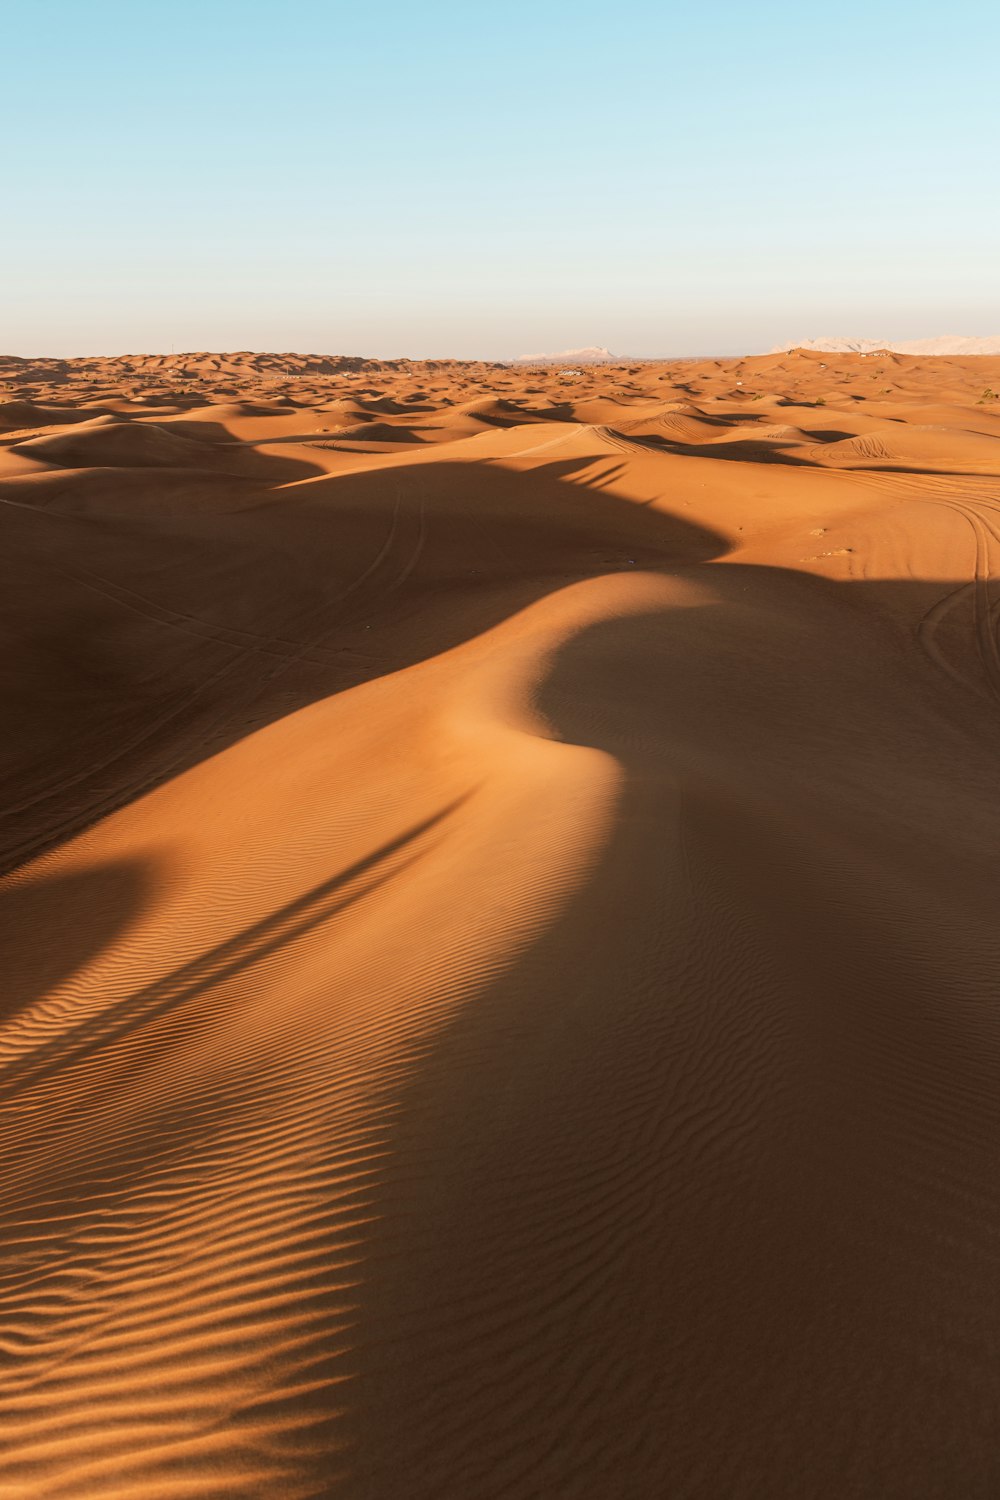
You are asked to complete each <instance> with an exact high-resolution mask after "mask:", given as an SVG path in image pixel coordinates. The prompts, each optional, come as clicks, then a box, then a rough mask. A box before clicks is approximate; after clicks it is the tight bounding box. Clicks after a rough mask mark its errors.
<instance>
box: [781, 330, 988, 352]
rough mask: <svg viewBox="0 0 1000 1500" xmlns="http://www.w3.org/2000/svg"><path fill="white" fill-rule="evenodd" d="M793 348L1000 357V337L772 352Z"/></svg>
mask: <svg viewBox="0 0 1000 1500" xmlns="http://www.w3.org/2000/svg"><path fill="white" fill-rule="evenodd" d="M792 349H805V350H812V351H816V352H819V353H823V354H876V353H878V351H879V350H881V349H884V350H886V351H887V352H888V353H890V354H931V355H939V354H948V355H970V354H971V355H977V354H989V355H1000V336H998V337H996V338H964V337H962V336H961V335H955V334H943V335H941V336H940V337H939V338H933V339H912V340H910V341H909V342H904V343H892V342H891V341H890V342H886V341H884V340H879V339H845V338H820V339H806V341H805V342H804V343H801V344H779V346H778V347H777V349H774V350H773V351H772V353H774V354H785V353H788V352H789V351H790V350H792Z"/></svg>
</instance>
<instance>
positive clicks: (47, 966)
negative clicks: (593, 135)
mask: <svg viewBox="0 0 1000 1500" xmlns="http://www.w3.org/2000/svg"><path fill="white" fill-rule="evenodd" d="M0 385H2V387H3V388H2V389H0V520H2V521H3V524H4V527H5V536H4V547H3V550H2V553H0V566H2V568H3V570H4V572H3V593H2V601H3V603H2V618H3V624H4V629H5V632H6V637H7V649H6V651H5V652H4V655H3V658H2V668H0V673H2V689H3V694H4V698H5V703H4V708H5V715H4V717H5V722H6V723H7V725H8V732H7V734H6V735H5V739H4V746H3V755H4V760H5V764H4V772H5V776H4V784H5V786H6V788H7V792H6V796H5V798H4V805H3V813H4V816H3V818H2V820H0V868H2V871H3V875H2V878H0V933H2V942H3V952H4V977H5V984H4V990H3V1001H2V1009H0V1163H2V1172H0V1182H2V1184H3V1187H2V1190H0V1239H2V1244H3V1254H2V1257H0V1284H2V1291H0V1309H2V1311H0V1349H2V1350H3V1355H4V1358H3V1362H2V1369H0V1427H2V1430H3V1434H4V1447H5V1456H4V1460H3V1472H2V1476H0V1494H2V1495H4V1496H5V1497H6V1496H10V1497H17V1500H81V1497H91V1496H94V1497H101V1500H105V1497H108V1500H112V1497H113V1500H140V1497H141V1500H150V1497H152V1500H180V1497H187V1496H191V1497H195V1496H197V1497H202V1500H204V1497H211V1500H215V1497H218V1500H228V1497H234V1496H246V1497H254V1500H265V1497H268V1500H273V1497H277V1496H280V1497H294V1500H300V1497H301V1500H306V1497H316V1496H327V1495H330V1496H334V1495H337V1496H340V1495H342V1496H344V1497H345V1500H346V1497H349V1500H399V1497H401V1496H406V1497H407V1500H443V1497H449V1500H450V1497H452V1496H454V1497H456V1500H458V1497H462V1500H534V1497H538V1496H546V1497H547V1496H553V1497H555V1496H559V1497H561V1500H562V1497H565V1500H613V1497H621V1500H635V1497H638V1496H643V1497H645V1496H653V1495H657V1496H658V1495H670V1496H677V1497H680V1496H685V1497H691V1500H722V1497H727V1500H728V1497H732V1500H736V1497H744V1496H745V1497H750V1496H767V1497H769V1500H845V1497H848V1496H850V1497H863V1500H867V1497H871V1500H887V1497H899V1500H903V1497H906V1500H940V1497H942V1496H944V1495H949V1496H952V1495H954V1496H958V1495H960V1496H962V1497H964V1500H993V1497H994V1496H995V1495H996V1493H997V1491H998V1488H1000V1454H998V1450H997V1443H996V1423H997V1416H998V1411H1000V1375H998V1372H997V1365H996V1356H995V1351H996V1347H997V1342H998V1337H1000V1310H998V1308H997V1298H996V1291H995V1288H996V1285H997V1272H998V1249H997V1246H998V1243H1000V1201H998V1188H997V1177H996V1162H997V1153H998V1146H1000V1092H998V1090H997V1086H996V1085H997V1070H998V1066H1000V1025H998V1021H997V1016H996V973H997V961H998V958H1000V936H998V929H997V923H996V910H997V897H998V895H1000V879H998V868H997V856H996V850H997V848H998V845H1000V805H998V802H997V796H996V788H997V785H998V784H1000V749H998V735H997V727H998V712H1000V645H998V640H997V613H998V608H1000V600H998V597H997V590H996V578H997V575H998V570H1000V508H998V485H1000V400H998V398H997V396H996V395H995V392H997V391H1000V358H998V359H994V360H990V359H985V358H977V359H964V358H961V357H954V358H951V357H940V358H934V359H928V358H921V357H915V356H909V355H904V354H886V355H879V356H878V357H877V358H874V359H873V358H871V357H867V358H864V359H862V358H861V357H860V355H857V354H837V355H828V356H826V357H825V358H824V357H821V356H820V354H819V353H818V352H810V351H808V350H796V351H794V352H789V353H775V354H772V355H767V356H760V357H756V358H747V359H740V360H703V361H691V360H684V361H674V362H664V363H656V362H645V361H643V362H624V361H623V362H614V361H612V362H604V363H601V364H595V365H587V366H586V367H585V368H581V369H580V370H578V371H573V372H568V371H564V370H561V369H559V368H558V366H552V367H548V368H538V369H535V368H532V369H522V368H514V367H506V366H501V365H497V364H477V363H470V362H465V363H463V362H458V361H431V362H424V363H419V362H415V361H409V360H399V361H373V360H362V359H355V358H353V357H343V358H341V357H334V356H318V355H316V356H311V355H291V354H281V355H262V354H255V353H250V352H241V353H235V354H180V355H164V356H149V355H144V356H134V357H131V356H123V357H121V358H115V359H110V358H109V359H98V358H94V359H83V360H24V359H16V358H14V357H10V356H8V357H4V358H3V359H0Z"/></svg>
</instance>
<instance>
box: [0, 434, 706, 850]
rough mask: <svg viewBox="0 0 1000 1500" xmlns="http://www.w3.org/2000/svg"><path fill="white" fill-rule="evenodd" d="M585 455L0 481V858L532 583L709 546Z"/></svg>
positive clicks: (444, 637)
mask: <svg viewBox="0 0 1000 1500" xmlns="http://www.w3.org/2000/svg"><path fill="white" fill-rule="evenodd" d="M590 468H592V462H591V461H589V460H564V461H552V462H549V463H547V464H544V465H541V466H539V467H537V468H535V469H532V470H529V471H527V472H514V471H512V470H510V469H506V468H503V467H502V466H501V465H500V464H491V463H482V464H474V463H465V462H462V463H453V462H450V463H446V464H438V465H435V464H431V465H428V464H409V465H398V466H397V465H394V466H392V467H391V468H386V469H378V470H375V471H364V472H361V473H348V474H344V475H340V476H334V477H324V478H320V479H313V480H310V481H309V482H307V483H305V484H301V485H295V486H292V487H290V488H279V489H273V488H272V489H268V488H261V489H255V488H253V487H251V486H248V487H247V489H246V491H245V493H243V494H242V497H241V492H240V490H239V483H238V481H236V480H227V481H225V482H224V483H223V482H221V481H220V483H221V484H222V487H221V488H220V487H219V485H218V484H212V485H207V486H205V487H203V489H200V490H199V489H198V488H197V487H194V488H193V489H190V490H189V489H187V488H185V487H184V484H183V482H182V481H183V476H181V477H180V479H179V480H178V484H179V485H180V489H178V487H177V485H175V484H174V481H173V478H172V477H171V476H164V475H162V474H161V475H157V473H156V471H150V473H149V477H148V480H144V481H142V485H143V486H144V487H141V486H140V483H139V481H138V480H136V479H135V478H134V476H125V477H124V479H123V478H122V476H121V475H114V474H112V475H111V477H110V478H109V476H108V473H106V472H105V471H98V472H95V473H92V474H89V475H76V476H74V475H70V476H68V477H66V476H55V477H52V476H44V483H41V484H39V485H37V486H36V485H35V483H34V482H33V483H32V484H31V485H30V486H23V485H18V484H17V483H8V484H7V485H3V484H0V521H2V523H3V525H4V531H5V547H4V551H3V559H2V562H0V568H2V569H3V574H4V578H3V585H4V589H3V601H4V602H3V612H4V616H5V618H6V628H7V630H8V632H9V635H10V638H11V640H12V641H13V642H15V643H16V649H15V650H13V651H12V652H11V653H10V655H9V657H8V667H9V672H10V677H9V682H8V686H7V689H6V694H7V707H6V709H5V716H6V718H7V722H8V724H9V725H10V726H11V728H10V732H9V733H8V736H7V742H6V745H5V760H6V767H5V770H6V778H7V780H8V783H9V786H10V787H11V788H12V791H11V792H10V793H9V795H8V796H7V798H6V800H5V805H4V808H3V818H2V820H0V823H2V833H0V861H2V863H3V865H5V866H7V867H11V866H13V865H16V864H18V863H20V862H22V861H24V860H25V859H28V858H30V857H32V855H34V854H37V853H38V852H40V851H41V850H42V849H44V848H45V847H47V846H48V845H50V844H52V843H55V842H58V841H59V840H61V839H64V838H66V837H67V836H69V835H71V834H72V833H75V832H78V831H79V830H80V829H82V828H85V827H86V826H87V825H88V824H89V823H91V822H93V821H94V820H95V819H96V818H99V817H101V816H103V815H105V814H106V813H107V812H108V811H110V810H112V809H113V808H115V807H118V806H121V805H122V804H123V803H124V802H127V801H129V800H130V799H132V798H133V797H135V796H137V795H140V794H141V793H142V792H144V791H146V790H149V789H150V788H152V787H154V786H156V785H157V784H159V783H160V782H162V781H163V780H165V779H167V778H168V777H171V776H174V775H176V774H177V773H178V772H180V771H182V770H184V769H185V768H187V767H189V766H191V765H193V764H195V763H197V762H198V761H199V760H201V759H203V758H205V757H206V756H207V755H210V754H213V753H215V752H217V751H219V750H221V749H223V748H225V746H226V745H228V744H231V743H233V742H234V741H235V740H237V739H240V738H242V737H243V736H245V735H246V734H247V733H249V732H252V731H253V730H254V729H257V728H259V727H261V726H263V725H265V724H267V723H268V722H270V721H272V720H273V719H275V718H279V717H283V716H284V715H286V714H289V713H293V712H295V710H296V709H298V708H301V707H303V706H305V705H306V704H309V703H312V702H314V701H316V700H317V699H320V698H325V697H328V696H330V695H331V694H333V693H337V692H341V691H344V690H346V689H348V688H351V687H353V686H355V685H356V684H358V683H361V682H366V681H370V680H371V679H372V678H375V677H378V676H381V675H383V674H385V673H390V672H394V671H397V670H399V669H400V668H402V667H406V666H409V665H412V664H413V663H414V662H417V661H421V660H424V659H426V658H428V657H431V656H435V655H437V654H439V653H440V652H442V651H444V650H447V649H449V648H450V647H452V646H455V645H457V644H459V643H460V642H461V641H463V640H466V639H468V638H469V637H470V636H474V635H476V634H479V633H480V632H482V631H484V630H486V629H488V628H489V627H491V626H492V625H495V624H496V623H497V622H498V621H500V620H501V619H504V618H506V617H507V616H508V615H510V614H512V613H514V612H516V611H517V610H520V609H522V608H524V607H525V606H526V605H527V604H529V603H530V602H532V601H533V600H535V599H537V598H539V597H541V596H543V595H544V594H546V593H548V592H550V591H551V590H552V589H553V588H554V587H558V586H560V585H562V584H564V583H570V582H573V581H575V580H578V579H581V578H587V577H592V576H594V575H598V574H603V573H607V572H609V571H613V570H615V569H628V568H632V567H653V568H664V567H666V568H670V567H675V566H678V565H683V564H687V563H691V562H694V561H698V560H702V559H705V558H708V557H712V556H716V555H718V554H719V552H720V551H722V550H723V549H724V543H723V541H722V539H721V538H720V537H718V536H717V535H715V534H714V533H712V532H709V531H708V530H706V529H705V528H702V527H698V526H695V525H692V524H691V523H689V522H687V521H685V520H683V519H681V518H679V517H675V516H670V515H665V514H662V513H658V512H656V511H654V510H652V509H650V508H648V507H643V506H638V505H630V504H627V503H625V502H623V501H622V500H620V499H617V498H614V497H612V496H609V495H607V494H604V493H602V491H601V490H600V489H598V488H596V487H595V486H594V485H593V484H590V483H588V482H587V477H588V470H589V469H590ZM109 496H110V497H111V498H109ZM28 501H32V502H33V503H28ZM236 503H238V504H239V508H238V509H235V508H234V505H235V504H236Z"/></svg>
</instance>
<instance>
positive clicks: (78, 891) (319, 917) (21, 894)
mask: <svg viewBox="0 0 1000 1500" xmlns="http://www.w3.org/2000/svg"><path fill="white" fill-rule="evenodd" d="M464 800H465V799H464V798H462V799H458V800H457V801H455V802H452V803H451V804H450V805H448V806H446V807H444V808H442V809H441V811H439V812H437V813H435V814H434V815H433V816H432V817H429V818H425V819H424V820H423V821H422V822H420V823H417V824H415V825H414V826H413V827H412V828H409V829H407V831H406V832H405V833H403V834H401V835H400V836H399V837H398V838H395V839H391V840H389V841H388V842H387V843H385V844H384V845H382V846H381V847H380V848H379V849H377V850H375V851H374V852H373V853H372V854H369V855H366V856H365V858H364V859H361V860H358V861H356V862H355V863H354V864H353V865H350V866H348V867H347V868H346V869H344V870H341V871H339V872H338V874H336V875H335V876H331V878H330V879H329V880H325V881H322V882H321V883H320V884H319V885H317V886H315V887H313V889H312V890H310V891H308V892H306V894H305V895H303V896H299V897H297V898H296V899H295V900H294V901H290V902H287V903H286V904H285V905H284V906H282V907H278V908H276V909H275V910H274V911H271V912H269V913H268V914H267V916H266V917H263V918H261V920H260V921H259V922H255V923H253V924H251V925H250V926H249V927H246V928H244V929H242V930H241V931H240V932H238V933H236V934H235V935H234V936H233V937H231V938H228V939H227V940H226V941H225V942H223V943H219V944H217V945H216V946H215V947H213V948H211V949H209V950H208V951H207V952H204V953H201V954H199V955H198V957H197V958H196V959H193V960H191V961H190V962H189V963H185V964H181V965H180V966H179V967H178V968H176V969H173V970H171V971H170V972H169V973H168V974H166V975H164V976H163V977H161V978H160V979H157V980H155V981H154V982H153V983H152V984H149V985H146V986H143V987H142V988H140V989H138V990H133V991H130V992H129V993H128V994H127V995H126V996H125V997H124V998H123V999H121V1000H120V1001H117V1002H115V1003H114V1004H111V1005H108V1006H105V1007H103V1008H102V1009H101V1010H100V1011H99V1012H98V1013H97V1014H96V1015H94V1016H92V1017H90V1018H88V1019H86V1020H84V1021H81V1022H79V1023H77V1024H75V1025H74V1024H72V1022H70V1024H68V1025H65V1026H61V1027H60V1029H59V1034H58V1036H56V1037H55V1038H54V1039H53V1040H52V1041H51V1042H48V1043H43V1044H41V1045H39V1046H36V1047H33V1048H31V1050H30V1051H29V1052H27V1053H26V1055H25V1056H24V1057H23V1059H21V1060H20V1061H14V1062H10V1063H7V1064H6V1065H5V1066H4V1067H3V1068H2V1070H0V1102H9V1101H10V1100H11V1099H13V1098H15V1097H16V1096H17V1095H18V1094H19V1093H21V1092H23V1091H24V1090H26V1089H30V1088H33V1087H35V1086H36V1085H37V1084H39V1083H41V1082H44V1080H46V1079H47V1078H50V1077H52V1076H55V1075H58V1074H59V1073H61V1072H62V1071H63V1070H64V1069H66V1068H67V1067H72V1066H74V1065H75V1064H77V1063H80V1062H83V1061H85V1060H86V1059H87V1058H88V1057H90V1056H92V1055H93V1054H95V1053H98V1052H100V1051H102V1050H103V1049H105V1048H107V1047H110V1046H112V1045H113V1044H114V1043H116V1042H118V1041H120V1040H121V1039H122V1038H123V1037H126V1036H129V1035H131V1034H132V1033H134V1032H137V1031H141V1030H143V1029H144V1028H145V1027H147V1026H149V1025H150V1024H151V1023H152V1022H154V1021H156V1020H157V1019H158V1018H159V1017H160V1016H162V1015H164V1014H166V1013H167V1012H169V1011H171V1010H174V1009H175V1008H177V1007H180V1006H182V1005H184V1004H186V1003H188V1002H190V1001H191V1000H194V999H197V997H198V996H199V995H201V994H202V993H204V992H205V991H206V990H209V989H212V988H214V987H215V986H216V985H219V984H222V983H224V982H225V981H226V980H229V979H233V978H235V977H236V976H238V975H240V974H242V973H244V972H245V971H247V970H248V969H250V968H252V967H253V966H254V965H255V964H259V963H260V962H262V961H263V960H264V959H266V958H269V957H273V956H274V955H275V954H276V953H279V952H280V951H281V950H282V949H284V948H286V947H288V946H289V945H290V944H292V943H294V942H296V941H297V940H298V939H299V938H301V937H303V936H305V934H306V933H308V932H311V931H312V930H313V929H314V928H316V927H319V926H321V925H322V924H323V923H324V922H328V921H330V920H331V918H333V917H335V916H338V915H339V914H340V913H342V912H344V911H346V910H347V909H348V908H349V907H350V906H352V905H353V904H354V903H355V902H357V901H360V900H362V899H363V898H365V897H366V896H369V895H371V893H372V892H373V891H375V890H377V889H378V888H379V886H380V885H383V884H384V883H385V882H386V881H387V880H390V879H392V878H394V877H395V876H396V875H398V874H399V873H400V872H401V871H402V870H403V869H406V868H408V867H410V866H412V864H413V863H414V862H415V861H417V860H418V859H421V858H423V857H424V855H425V854H426V853H427V848H426V846H425V845H424V844H423V843H421V844H420V848H419V849H417V850H414V851H412V852H411V853H409V854H408V855H407V857H406V858H405V859H404V860H402V861H400V860H399V859H397V858H396V856H398V855H401V854H404V853H405V852H406V851H407V850H408V849H409V848H410V846H411V845H413V844H417V843H420V841H421V840H423V839H424V836H425V835H426V834H428V833H429V832H431V830H432V829H435V828H437V827H438V826H439V825H440V824H442V823H444V822H445V821H446V820H447V819H448V818H449V817H450V816H452V815H453V814H454V813H455V812H456V811H457V810H458V808H459V807H461V805H462V802H463V801H464ZM387 862H391V863H390V864H389V867H388V868H385V867H386V865H387ZM141 885H142V878H141V872H140V871H137V870H136V869H135V868H133V867H124V866H123V867H122V868H121V869H119V868H118V867H111V868H110V869H106V870H99V871H97V872H95V873H90V872H88V873H86V874H81V875H78V876H73V877H66V878H64V879H57V880H56V881H55V882H54V883H53V882H43V883H41V884H40V885H39V887H38V888H37V889H29V890H28V891H23V890H18V889H17V888H15V890H14V891H13V892H11V893H8V892H6V891H5V892H3V893H2V896H0V924H2V926H0V930H3V927H5V926H7V925H12V926H13V927H14V930H15V933H17V932H18V931H20V932H21V933H22V934H23V939H24V941H25V943H32V944H37V941H38V931H39V929H38V927H37V926H34V925H31V926H27V925H22V924H26V923H31V922H37V921H38V920H39V917H40V913H41V914H43V915H44V914H45V913H48V914H49V915H50V916H51V915H53V912H54V909H57V910H58V912H59V918H60V923H59V925H60V929H61V930H65V931H68V932H70V933H71V934H73V936H74V938H75V939H76V940H77V941H79V940H80V937H81V931H82V942H83V945H84V949H85V951H86V952H99V951H101V949H102V948H103V947H104V946H105V944H107V943H109V942H110V940H111V939H112V938H113V937H115V936H117V935H118V933H119V932H120V931H121V930H122V929H123V928H124V927H125V926H127V925H128V924H129V923H130V922H131V921H132V920H134V918H135V916H136V915H138V913H139V911H140V910H141V907H142V904H143V901H142V895H141ZM347 887H352V889H351V890H350V891H349V892H348V893H347V894H344V892H345V890H346V888H347ZM74 897H75V898H78V899H79V901H80V905H81V910H82V911H83V912H85V913H86V914H87V917H88V925H87V927H86V928H84V929H82V930H81V926H80V923H79V922H77V923H75V924H74V922H73V920H72V918H73V910H72V899H73V898H74ZM67 898H69V902H68V903H67ZM116 898H117V899H116ZM11 904H13V910H11ZM95 906H96V909H97V911H98V912H102V911H104V912H106V913H107V920H108V925H107V927H106V928H105V927H102V926H101V925H98V926H97V927H96V928H95V927H93V925H92V923H91V921H90V918H91V917H92V913H93V911H94V909H95ZM54 952H55V955H56V958H55V964H56V966H57V967H58V969H59V970H60V971H61V972H65V973H70V972H73V971H75V969H76V968H77V967H78V966H79V963H80V957H81V956H80V953H79V952H78V951H77V950H76V948H75V947H74V946H67V945H66V944H64V943H60V944H59V945H58V946H57V947H56V948H55V950H54ZM51 970H52V965H47V964H45V963H43V964H41V965H39V964H38V963H37V960H36V962H35V963H34V964H33V965H32V966H31V974H32V983H31V990H30V992H28V993H26V994H24V995H23V996H22V1003H23V1004H27V1003H30V1001H31V1000H34V999H37V998H38V996H39V995H42V994H45V993H46V992H47V990H49V989H51V988H52V986H53V982H54V975H53V973H52V971H51Z"/></svg>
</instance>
